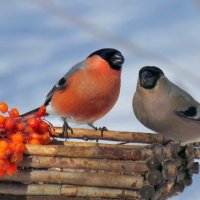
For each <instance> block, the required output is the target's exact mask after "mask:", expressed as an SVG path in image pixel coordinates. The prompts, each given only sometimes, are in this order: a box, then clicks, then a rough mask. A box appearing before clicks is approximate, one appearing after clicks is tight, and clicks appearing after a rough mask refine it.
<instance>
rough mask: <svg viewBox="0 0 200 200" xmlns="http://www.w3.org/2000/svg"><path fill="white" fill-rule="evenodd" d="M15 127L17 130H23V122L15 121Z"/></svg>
mask: <svg viewBox="0 0 200 200" xmlns="http://www.w3.org/2000/svg"><path fill="white" fill-rule="evenodd" d="M16 129H17V130H18V131H24V129H25V124H24V122H22V121H20V122H17V123H16Z"/></svg>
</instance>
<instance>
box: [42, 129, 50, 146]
mask: <svg viewBox="0 0 200 200" xmlns="http://www.w3.org/2000/svg"><path fill="white" fill-rule="evenodd" d="M50 140H51V137H50V135H49V133H48V132H46V133H44V134H43V135H42V137H41V140H40V141H41V144H45V145H46V144H49V142H50Z"/></svg>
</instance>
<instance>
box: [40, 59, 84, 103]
mask: <svg viewBox="0 0 200 200" xmlns="http://www.w3.org/2000/svg"><path fill="white" fill-rule="evenodd" d="M84 62H85V61H82V62H80V63H78V64H76V65H74V66H73V67H72V68H71V69H70V70H69V71H68V72H67V73H66V74H65V75H64V76H63V77H62V78H61V79H60V80H59V81H58V82H57V83H56V84H55V85H54V86H53V88H52V89H51V91H50V92H49V93H48V94H47V96H46V99H45V102H44V105H45V106H47V105H48V104H49V102H50V101H51V98H52V96H53V94H54V93H55V92H56V91H58V90H63V89H64V88H66V87H67V80H68V79H69V77H70V76H72V75H73V74H75V73H76V72H77V71H79V70H80V69H81V68H83V67H84Z"/></svg>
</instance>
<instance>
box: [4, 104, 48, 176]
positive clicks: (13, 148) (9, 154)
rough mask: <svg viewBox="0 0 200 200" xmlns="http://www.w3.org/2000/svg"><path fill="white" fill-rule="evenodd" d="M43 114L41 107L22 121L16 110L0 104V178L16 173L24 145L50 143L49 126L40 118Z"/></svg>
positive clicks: (21, 158) (24, 148)
mask: <svg viewBox="0 0 200 200" xmlns="http://www.w3.org/2000/svg"><path fill="white" fill-rule="evenodd" d="M44 112H45V110H44V107H41V108H40V109H39V111H38V112H37V113H36V114H35V116H34V117H33V118H30V119H28V120H24V118H20V117H19V111H18V109H17V108H12V109H11V110H8V105H7V104H6V103H5V102H0V177H1V176H3V175H4V174H8V175H12V174H14V173H15V172H16V171H17V165H18V164H19V163H20V162H22V160H23V153H24V151H25V150H26V146H25V144H48V143H49V142H50V127H49V124H47V123H46V122H44V120H43V119H42V118H41V117H42V116H44Z"/></svg>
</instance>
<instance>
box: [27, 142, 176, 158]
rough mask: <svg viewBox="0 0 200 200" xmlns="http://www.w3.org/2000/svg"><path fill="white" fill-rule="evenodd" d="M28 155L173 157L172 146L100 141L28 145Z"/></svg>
mask: <svg viewBox="0 0 200 200" xmlns="http://www.w3.org/2000/svg"><path fill="white" fill-rule="evenodd" d="M26 148H27V151H26V152H25V154H26V155H38V156H52V157H53V156H54V157H55V156H58V157H59V156H61V157H70V158H96V159H104V158H105V159H116V160H146V159H147V158H150V157H154V156H160V157H163V156H164V157H165V158H169V159H171V158H173V157H174V152H173V148H172V146H167V147H163V146H162V145H159V144H158V145H153V146H152V147H151V145H150V146H149V147H148V148H143V147H142V148H139V147H138V148H135V147H134V145H133V146H129V145H114V144H113V145H112V144H110V145H105V144H98V143H91V144H90V143H89V144H88V145H87V144H86V143H82V144H81V143H76V142H68V143H67V145H65V146H64V145H26Z"/></svg>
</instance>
